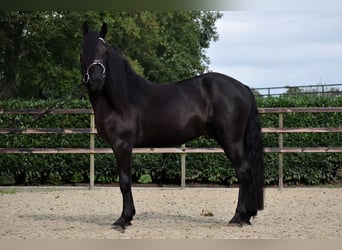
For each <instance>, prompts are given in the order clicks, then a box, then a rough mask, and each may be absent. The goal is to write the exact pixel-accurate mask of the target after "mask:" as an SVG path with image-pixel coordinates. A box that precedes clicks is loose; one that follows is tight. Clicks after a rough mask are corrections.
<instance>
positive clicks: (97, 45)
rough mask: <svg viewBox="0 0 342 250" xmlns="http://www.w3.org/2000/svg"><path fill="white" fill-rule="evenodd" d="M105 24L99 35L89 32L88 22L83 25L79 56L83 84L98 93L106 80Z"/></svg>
mask: <svg viewBox="0 0 342 250" xmlns="http://www.w3.org/2000/svg"><path fill="white" fill-rule="evenodd" d="M106 34H107V24H106V23H105V22H103V24H102V28H101V31H100V33H98V32H95V31H89V26H88V22H87V21H85V22H84V23H83V44H82V51H81V55H80V60H81V67H82V74H83V82H84V83H85V84H87V85H88V87H89V88H90V89H91V90H94V91H100V90H101V89H102V87H103V85H104V82H105V79H106V59H107V45H106V42H105V40H104V39H105V37H106Z"/></svg>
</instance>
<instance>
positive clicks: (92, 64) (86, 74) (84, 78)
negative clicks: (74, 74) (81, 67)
mask: <svg viewBox="0 0 342 250" xmlns="http://www.w3.org/2000/svg"><path fill="white" fill-rule="evenodd" d="M95 65H100V66H101V67H102V70H103V71H102V77H103V78H105V77H106V67H105V66H104V65H103V63H102V61H101V60H94V61H93V62H92V63H91V64H90V65H89V66H88V68H87V72H86V73H85V74H84V76H83V82H84V83H88V82H89V79H90V75H89V70H90V68H91V67H93V66H95Z"/></svg>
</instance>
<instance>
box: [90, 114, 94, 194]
mask: <svg viewBox="0 0 342 250" xmlns="http://www.w3.org/2000/svg"><path fill="white" fill-rule="evenodd" d="M90 128H91V134H90V150H91V151H93V152H90V157H89V160H90V164H89V165H90V170H89V189H90V190H91V189H93V188H94V175H95V155H94V149H95V134H94V133H93V132H94V130H95V114H90Z"/></svg>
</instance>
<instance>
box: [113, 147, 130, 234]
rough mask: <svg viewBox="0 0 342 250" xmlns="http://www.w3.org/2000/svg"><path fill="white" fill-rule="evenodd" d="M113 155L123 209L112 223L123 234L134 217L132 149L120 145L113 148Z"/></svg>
mask: <svg viewBox="0 0 342 250" xmlns="http://www.w3.org/2000/svg"><path fill="white" fill-rule="evenodd" d="M114 154H115V157H116V161H117V164H118V168H119V177H120V181H119V182H120V190H121V194H122V201H123V209H122V213H121V216H120V218H119V219H118V220H117V221H116V222H114V224H113V226H114V229H116V230H118V231H120V232H124V230H125V228H126V226H129V225H131V220H132V219H133V216H134V215H135V208H134V202H133V196H132V189H131V185H132V175H131V171H132V147H131V146H129V145H127V144H125V143H122V144H120V145H118V146H117V147H115V148H114Z"/></svg>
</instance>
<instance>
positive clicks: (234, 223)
mask: <svg viewBox="0 0 342 250" xmlns="http://www.w3.org/2000/svg"><path fill="white" fill-rule="evenodd" d="M228 226H229V227H242V224H241V223H236V222H229V224H228Z"/></svg>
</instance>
